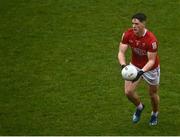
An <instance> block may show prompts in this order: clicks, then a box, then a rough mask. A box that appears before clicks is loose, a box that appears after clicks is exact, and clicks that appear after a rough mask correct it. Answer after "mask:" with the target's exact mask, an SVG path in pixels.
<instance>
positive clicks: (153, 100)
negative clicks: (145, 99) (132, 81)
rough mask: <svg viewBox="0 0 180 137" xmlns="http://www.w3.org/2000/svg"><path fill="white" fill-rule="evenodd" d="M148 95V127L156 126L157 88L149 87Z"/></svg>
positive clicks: (157, 108)
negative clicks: (150, 111) (149, 114)
mask: <svg viewBox="0 0 180 137" xmlns="http://www.w3.org/2000/svg"><path fill="white" fill-rule="evenodd" d="M149 95H150V98H151V105H152V115H151V120H150V125H157V122H158V121H157V117H158V111H159V95H158V86H157V85H149Z"/></svg>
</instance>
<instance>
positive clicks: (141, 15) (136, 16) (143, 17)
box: [132, 13, 147, 22]
mask: <svg viewBox="0 0 180 137" xmlns="http://www.w3.org/2000/svg"><path fill="white" fill-rule="evenodd" d="M146 18H147V17H146V15H145V14H144V13H136V14H134V15H133V16H132V19H138V20H139V21H140V22H143V21H146Z"/></svg>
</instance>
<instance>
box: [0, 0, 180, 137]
mask: <svg viewBox="0 0 180 137" xmlns="http://www.w3.org/2000/svg"><path fill="white" fill-rule="evenodd" d="M179 10H180V1H179V0H172V1H169V0H156V1H152V0H146V1H145V0H136V1H135V0H1V1H0V135H107V136H110V135H118V136H122V135H147V136H148V135H151V136H154V135H180V117H179V116H180V107H179V106H180V99H179V98H180V94H179V89H180V83H179V80H180V75H179V67H180V61H179V60H180V50H179V46H180V38H179V35H180V31H179V30H180V25H179V24H180V12H179ZM136 12H144V13H145V14H147V16H148V22H147V28H148V29H149V30H151V31H152V32H154V33H155V35H156V36H157V38H158V40H159V55H160V59H161V85H160V90H159V91H160V93H159V94H160V98H161V99H160V115H159V125H158V126H156V127H150V126H149V125H148V122H149V118H150V113H151V105H150V99H149V96H148V92H147V89H146V88H147V87H146V84H145V82H142V83H141V85H140V86H139V88H138V93H139V94H140V96H141V98H142V101H143V102H144V104H145V105H146V109H145V110H144V112H143V115H142V119H141V121H140V123H138V124H137V125H133V124H132V122H131V117H132V114H133V112H134V106H133V105H132V104H131V103H130V102H129V101H128V100H127V98H126V97H125V95H124V93H123V80H122V78H121V75H120V68H119V64H118V59H117V53H118V46H119V41H120V38H121V34H122V32H123V31H125V30H126V29H127V28H129V27H131V16H132V15H133V14H134V13H136ZM127 58H129V57H127Z"/></svg>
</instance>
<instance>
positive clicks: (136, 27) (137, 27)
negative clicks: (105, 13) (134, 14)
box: [132, 19, 145, 35]
mask: <svg viewBox="0 0 180 137" xmlns="http://www.w3.org/2000/svg"><path fill="white" fill-rule="evenodd" d="M132 28H133V31H134V33H135V34H136V35H140V34H141V33H142V32H143V31H144V28H145V26H144V23H142V22H140V21H139V20H138V19H132Z"/></svg>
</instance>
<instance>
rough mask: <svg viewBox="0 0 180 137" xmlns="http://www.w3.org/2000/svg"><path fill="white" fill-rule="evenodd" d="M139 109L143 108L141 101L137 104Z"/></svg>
mask: <svg viewBox="0 0 180 137" xmlns="http://www.w3.org/2000/svg"><path fill="white" fill-rule="evenodd" d="M137 109H139V110H142V109H143V104H142V103H141V102H140V104H139V105H138V106H137Z"/></svg>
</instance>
